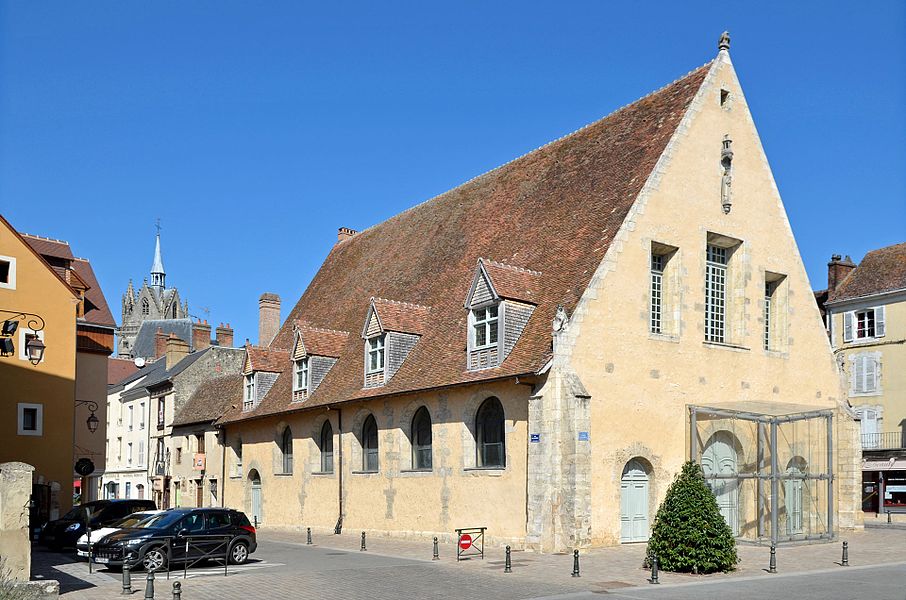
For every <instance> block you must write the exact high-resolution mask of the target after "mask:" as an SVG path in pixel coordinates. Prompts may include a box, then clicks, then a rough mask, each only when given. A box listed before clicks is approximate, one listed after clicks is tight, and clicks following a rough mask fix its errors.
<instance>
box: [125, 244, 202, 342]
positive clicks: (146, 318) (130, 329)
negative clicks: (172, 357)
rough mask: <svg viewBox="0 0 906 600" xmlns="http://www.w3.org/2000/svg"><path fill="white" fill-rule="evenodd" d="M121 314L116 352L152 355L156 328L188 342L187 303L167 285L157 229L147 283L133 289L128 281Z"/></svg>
mask: <svg viewBox="0 0 906 600" xmlns="http://www.w3.org/2000/svg"><path fill="white" fill-rule="evenodd" d="M122 309H123V317H122V321H121V323H122V324H121V325H120V328H119V330H118V332H117V333H118V335H119V341H118V345H117V348H118V354H119V355H121V356H130V357H132V358H139V357H140V358H145V359H148V358H154V356H153V353H154V335H155V333H156V331H157V330H158V329H162V330H163V331H164V333H166V334H170V333H173V334H175V335H176V336H178V337H180V338H181V339H183V340H186V341H188V342H189V343H190V344H191V327H192V321H191V319H190V317H189V303H188V302H183V303H180V297H179V290H177V289H176V288H175V287H174V288H168V287H167V273H166V271H165V270H164V261H163V258H162V257H161V252H160V232H158V233H157V237H156V238H155V241H154V260H153V261H152V263H151V283H150V284H149V283H148V280H147V279H145V280H144V281H143V282H142V287H141V288H140V289H139V290H138V292H136V291H135V288H134V287H133V286H132V280H131V279H130V280H129V286H128V287H127V288H126V293H125V294H123V307H122Z"/></svg>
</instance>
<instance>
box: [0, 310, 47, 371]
mask: <svg viewBox="0 0 906 600" xmlns="http://www.w3.org/2000/svg"><path fill="white" fill-rule="evenodd" d="M0 314H3V315H5V316H10V317H11V318H9V319H6V320H5V321H3V327H2V328H0V356H12V355H13V354H15V352H16V346H15V344H14V343H13V339H12V337H13V335H15V333H16V330H17V329H19V321H25V324H26V325H27V326H28V328H29V329H31V330H32V333H31V334H27V335H26V337H27V340H28V341H26V342H25V353H26V355H27V356H28V362H30V363H31V364H33V365H35V366H38V364H40V362H41V360H42V359H43V358H44V349H45V348H46V346H45V345H44V342H43V341H41V338H40V337H39V336H38V332H39V331H43V330H44V326H45V323H44V319H43V318H42V317H41V315H36V314H35V313H30V312H25V311H17V310H3V309H0Z"/></svg>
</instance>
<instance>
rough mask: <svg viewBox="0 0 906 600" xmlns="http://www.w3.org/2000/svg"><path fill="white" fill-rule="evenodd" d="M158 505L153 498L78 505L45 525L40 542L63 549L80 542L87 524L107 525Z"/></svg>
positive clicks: (39, 536) (94, 526) (99, 526)
mask: <svg viewBox="0 0 906 600" xmlns="http://www.w3.org/2000/svg"><path fill="white" fill-rule="evenodd" d="M155 508H157V507H156V506H155V505H154V502H153V501H151V500H95V501H94V502H86V503H85V504H80V505H78V506H74V507H73V508H72V510H70V511H69V512H68V513H66V514H65V515H63V517H62V518H60V519H57V520H56V521H48V522H47V523H46V524H45V525H44V527H42V528H41V533H40V534H39V535H38V541H39V542H41V543H42V544H44V545H45V546H47V547H49V548H53V549H54V550H59V549H62V548H70V547H74V546H75V545H76V540H78V539H79V538H80V537H82V534H84V533H85V531H86V521H87V524H88V525H90V526H91V528H92V529H99V528H101V527H107V526H108V525H111V524H112V523H116V522H117V521H119V520H121V519H122V518H123V517H126V516H128V515H131V514H132V513H134V512H138V511H141V510H154V509H155Z"/></svg>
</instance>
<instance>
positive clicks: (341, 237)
mask: <svg viewBox="0 0 906 600" xmlns="http://www.w3.org/2000/svg"><path fill="white" fill-rule="evenodd" d="M357 233H358V231H356V230H355V229H350V228H349V227H340V229H339V230H337V243H338V244H339V243H340V242H345V241H346V240H348V239H349V238H351V237H352V236H354V235H355V234H357Z"/></svg>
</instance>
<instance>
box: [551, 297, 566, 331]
mask: <svg viewBox="0 0 906 600" xmlns="http://www.w3.org/2000/svg"><path fill="white" fill-rule="evenodd" d="M568 324H569V317H568V316H567V315H566V309H565V308H563V305H562V304H561V305H560V306H558V307H557V314H556V315H554V322H553V326H554V333H557V332H559V331H563V330H564V329H565V328H566V326H567V325H568Z"/></svg>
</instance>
